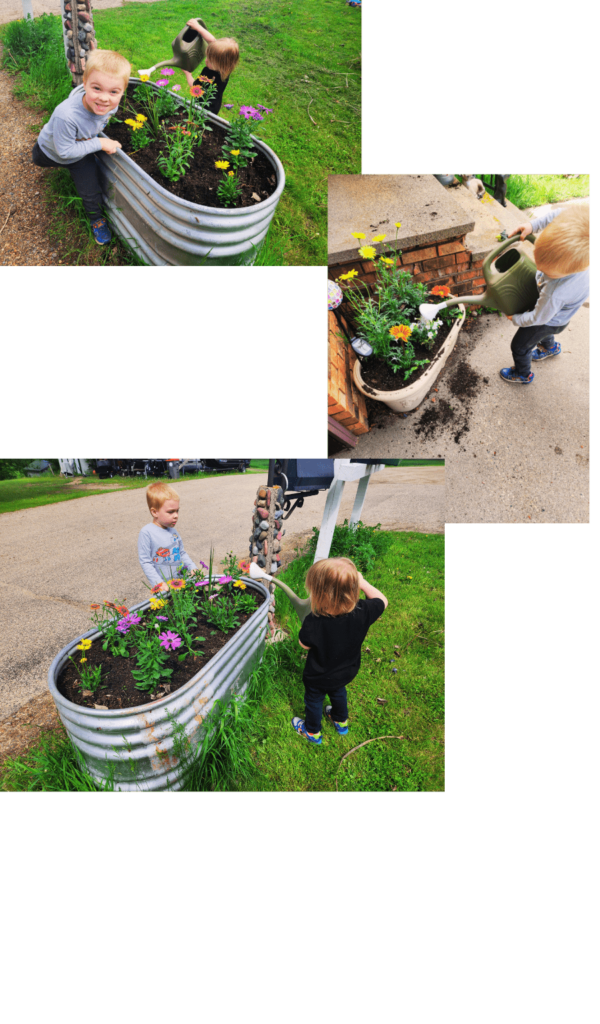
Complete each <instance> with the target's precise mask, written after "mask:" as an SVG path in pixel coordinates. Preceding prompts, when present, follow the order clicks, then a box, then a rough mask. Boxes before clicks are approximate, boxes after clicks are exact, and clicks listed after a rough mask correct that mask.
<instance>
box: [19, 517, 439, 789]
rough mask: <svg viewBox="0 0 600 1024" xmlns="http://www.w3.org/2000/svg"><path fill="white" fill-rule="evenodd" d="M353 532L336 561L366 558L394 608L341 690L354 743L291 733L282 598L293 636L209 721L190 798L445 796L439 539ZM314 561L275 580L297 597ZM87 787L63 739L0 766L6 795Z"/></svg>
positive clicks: (297, 702)
mask: <svg viewBox="0 0 600 1024" xmlns="http://www.w3.org/2000/svg"><path fill="white" fill-rule="evenodd" d="M359 532H360V533H361V536H360V537H359V540H358V541H357V540H356V538H354V537H351V536H350V532H349V531H348V529H347V528H344V527H338V528H336V532H335V536H334V546H333V548H332V551H335V552H338V551H353V553H354V554H355V556H356V557H357V561H360V560H361V559H366V560H367V561H366V562H365V561H363V564H368V560H369V559H370V558H374V565H373V567H372V569H371V570H370V572H369V575H368V579H369V582H371V583H373V584H374V585H375V586H377V587H379V588H380V589H381V590H382V591H383V593H384V594H385V595H386V596H387V597H388V598H389V602H390V603H389V606H388V608H387V609H386V611H385V613H384V614H383V616H382V617H381V618H380V619H379V620H378V621H377V622H376V623H375V625H374V626H373V627H372V628H371V630H370V631H369V634H368V637H367V640H366V643H365V645H364V646H363V656H362V667H361V670H360V672H359V674H358V676H357V677H356V679H355V680H353V682H352V683H350V685H349V687H348V696H349V709H350V733H349V735H348V736H346V737H339V736H338V735H337V734H336V733H335V731H334V730H333V728H332V727H331V726H330V725H328V724H324V725H323V726H322V731H323V743H322V745H321V746H320V747H316V746H311V745H309V744H308V743H307V742H306V741H305V740H302V739H301V738H300V737H298V736H297V735H296V734H295V733H294V731H293V729H292V727H291V724H290V722H291V719H292V717H293V716H294V715H300V716H302V717H303V716H304V700H303V697H304V689H303V685H302V668H303V664H304V657H303V655H304V652H303V651H302V648H301V647H300V646H299V644H298V632H299V627H300V624H299V621H298V619H297V618H296V616H295V615H294V613H293V611H291V608H290V605H289V602H288V601H287V598H286V597H285V596H284V595H283V594H282V593H281V592H279V591H277V592H276V602H277V618H278V621H279V622H281V623H282V624H283V625H284V627H285V628H286V629H288V630H289V632H290V636H289V638H288V639H286V640H285V641H283V642H282V643H276V644H271V645H267V648H266V651H265V657H264V659H263V662H262V664H261V666H260V668H259V669H258V671H257V672H256V673H255V675H254V677H253V679H252V681H251V684H250V686H249V689H248V691H247V694H246V698H245V699H244V700H240V699H234V700H232V701H230V702H229V704H227V705H225V706H220V707H218V708H216V709H215V711H214V712H213V713H212V717H211V723H212V730H211V732H210V733H209V734H208V735H207V736H206V737H205V740H204V743H203V745H202V748H201V751H200V753H199V756H198V757H197V758H196V759H195V760H194V762H193V763H192V765H191V766H190V769H189V773H188V777H187V783H186V787H185V788H187V789H189V790H228V791H252V792H255V791H268V792H271V791H280V792H286V791H298V792H305V791H323V792H326V791H335V790H338V791H341V792H343V791H362V792H366V791H388V792H389V791H397V792H414V791H441V790H443V788H444V754H443V750H444V733H443V729H444V724H443V723H444V654H443V635H444V582H443V579H444V538H443V536H441V535H437V534H429V535H427V534H420V533H396V532H391V531H380V530H378V529H372V528H364V529H363V530H362V531H359ZM313 544H314V541H313ZM369 548H372V549H373V551H372V552H369V551H368V549H369ZM311 563H312V555H311V554H310V553H303V554H299V555H298V557H297V558H296V559H295V560H294V561H293V562H292V563H291V564H290V566H288V568H287V569H286V571H285V573H282V574H281V578H282V579H284V580H285V581H286V582H287V583H288V584H289V585H290V586H291V587H292V589H293V590H295V591H296V592H297V593H299V594H301V595H302V596H305V593H306V592H305V590H304V587H303V581H304V578H305V575H306V572H307V571H308V568H309V566H310V564H311ZM367 648H369V650H367ZM394 668H397V670H398V671H397V672H395V673H394V672H393V671H392V670H393V669H394ZM377 698H380V699H381V700H383V701H385V703H383V704H382V703H379V702H378V700H377ZM387 736H392V737H398V736H400V737H402V739H396V738H393V739H384V738H383V737H387ZM368 741H373V742H368ZM50 742H51V744H53V747H52V751H51V752H52V758H50V755H49V753H48V746H47V743H50ZM361 743H365V745H364V746H362V747H360V748H359V749H357V750H353V748H354V747H358V745H359V744H361ZM350 751H353V752H352V753H349V752H350ZM344 754H349V756H348V757H346V758H343V755H344ZM89 783H90V780H89V779H86V776H85V773H82V771H81V769H80V768H79V766H78V764H77V759H76V756H75V753H74V751H73V749H72V747H71V744H70V742H69V741H68V739H67V738H66V737H64V736H62V737H56V738H54V739H53V740H52V741H49V740H47V738H46V737H44V738H43V740H42V741H41V742H40V744H38V745H37V746H36V748H35V749H32V750H30V751H29V752H28V754H27V755H25V756H24V757H23V758H18V759H13V760H11V761H10V762H7V763H6V764H5V765H4V766H2V768H0V784H1V785H2V787H3V788H4V789H22V790H23V789H69V790H77V789H83V788H91V786H90V785H89Z"/></svg>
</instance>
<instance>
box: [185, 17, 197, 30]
mask: <svg viewBox="0 0 600 1024" xmlns="http://www.w3.org/2000/svg"><path fill="white" fill-rule="evenodd" d="M186 24H188V25H189V26H190V28H193V29H194V30H195V31H196V32H199V31H200V25H199V23H198V21H197V20H196V18H190V20H189V21H188V22H186Z"/></svg>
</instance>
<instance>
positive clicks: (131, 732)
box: [48, 579, 270, 791]
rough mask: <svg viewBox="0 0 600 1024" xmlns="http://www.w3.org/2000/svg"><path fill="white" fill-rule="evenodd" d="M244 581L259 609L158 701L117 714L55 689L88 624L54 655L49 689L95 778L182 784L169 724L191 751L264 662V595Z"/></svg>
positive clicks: (142, 784)
mask: <svg viewBox="0 0 600 1024" xmlns="http://www.w3.org/2000/svg"><path fill="white" fill-rule="evenodd" d="M244 582H245V583H246V585H247V586H248V587H252V588H253V589H254V590H257V591H258V592H259V593H261V594H263V595H264V597H265V600H264V601H263V603H262V605H261V606H260V608H257V609H256V611H255V612H254V613H253V614H252V615H251V616H250V618H249V619H248V620H247V621H246V622H245V623H244V624H243V626H242V627H241V628H240V629H239V630H238V631H237V633H236V634H235V635H234V636H232V637H231V639H230V640H228V641H227V643H226V644H225V645H224V646H223V647H222V648H221V650H220V651H219V652H218V653H217V654H215V656H214V657H213V658H211V660H210V661H209V662H208V663H207V664H206V665H204V666H203V668H201V669H200V671H199V672H197V673H196V675H195V676H193V677H192V678H191V679H190V680H189V682H187V683H185V685H184V686H182V687H181V688H180V689H179V690H176V691H175V693H172V694H169V695H168V696H166V697H163V699H162V700H157V701H153V702H152V703H148V704H141V705H140V706H139V707H136V708H125V709H123V710H122V711H97V710H96V709H95V708H84V707H80V706H79V705H78V704H73V703H72V702H71V701H70V700H67V699H66V697H63V696H62V694H61V693H59V692H58V688H57V685H56V684H57V680H58V676H59V674H60V671H61V669H62V667H63V665H64V664H65V662H66V661H67V659H68V657H69V655H70V654H72V653H73V651H74V648H75V647H76V645H77V644H78V643H81V640H82V639H84V637H89V638H90V639H91V640H95V639H96V638H97V637H99V636H100V635H101V634H100V633H99V632H98V631H97V630H94V629H92V630H90V631H89V632H87V633H84V634H83V635H82V636H80V637H77V639H76V640H72V641H71V643H69V644H67V646H66V647H63V649H62V651H61V652H60V653H59V654H57V656H56V658H55V659H54V661H53V662H52V664H51V666H50V670H49V672H48V686H49V688H50V693H51V694H52V697H53V698H54V703H55V704H56V708H57V710H58V713H59V715H60V717H61V720H62V723H63V725H64V727H65V729H66V730H67V733H68V734H69V737H70V739H71V741H72V743H73V744H74V746H75V747H76V749H77V751H78V753H79V756H80V757H81V759H82V762H83V763H84V765H85V767H86V769H87V771H88V772H89V773H90V775H91V776H92V777H93V778H94V779H97V780H98V781H99V782H103V781H104V780H105V779H107V778H109V776H110V772H111V770H112V772H113V773H114V775H113V778H114V782H115V789H117V790H127V791H130V790H165V789H179V788H180V786H181V780H180V778H179V772H180V767H181V766H180V762H179V759H178V757H177V753H176V750H174V746H173V744H174V739H176V737H175V736H174V725H175V726H183V728H184V730H185V736H186V737H187V739H188V740H189V741H190V744H191V745H192V748H194V749H195V748H196V747H197V745H198V744H199V743H200V742H201V741H202V739H203V737H204V734H205V732H206V729H207V728H210V722H207V717H208V716H209V715H210V711H211V708H212V707H213V705H214V703H215V701H216V700H229V698H230V697H232V696H234V695H237V694H240V693H244V691H245V689H246V687H247V685H248V681H249V679H250V676H251V675H252V673H253V671H254V669H255V668H256V666H257V664H258V663H259V662H260V661H261V660H262V655H263V650H264V644H265V636H266V631H267V627H268V612H269V599H270V595H269V593H268V591H267V590H266V589H265V587H264V586H262V584H260V583H257V582H256V581H255V580H250V579H245V580H244ZM149 603H150V602H149V601H144V602H142V604H138V605H136V606H135V609H132V611H133V610H138V609H140V608H143V609H145V608H147V607H148V605H149ZM140 696H141V693H140ZM99 702H100V700H99Z"/></svg>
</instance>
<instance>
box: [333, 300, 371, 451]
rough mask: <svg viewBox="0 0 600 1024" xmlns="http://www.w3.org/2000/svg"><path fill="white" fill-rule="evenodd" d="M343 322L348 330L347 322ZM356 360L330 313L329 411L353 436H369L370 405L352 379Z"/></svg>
mask: <svg viewBox="0 0 600 1024" xmlns="http://www.w3.org/2000/svg"><path fill="white" fill-rule="evenodd" d="M342 320H343V318H342ZM343 323H344V326H345V327H346V326H347V325H346V324H345V321H343ZM356 359H357V356H356V353H355V352H354V351H353V349H352V348H351V347H350V345H349V344H348V342H347V340H346V338H345V336H344V332H343V330H342V329H341V328H340V326H339V324H338V322H337V319H336V317H335V315H334V314H333V313H332V312H331V311H330V313H329V360H328V367H329V369H328V382H327V404H328V409H327V412H328V414H329V416H331V417H333V419H334V420H336V421H337V422H338V423H340V424H341V425H342V426H343V427H346V429H347V430H350V431H351V433H353V434H366V433H367V431H368V429H369V422H368V418H367V406H366V403H365V399H364V396H363V395H362V394H361V393H360V391H359V390H358V388H357V387H356V385H355V383H354V380H353V377H352V368H353V366H354V363H355V362H356Z"/></svg>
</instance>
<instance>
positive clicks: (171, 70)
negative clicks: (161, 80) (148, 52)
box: [162, 68, 175, 75]
mask: <svg viewBox="0 0 600 1024" xmlns="http://www.w3.org/2000/svg"><path fill="white" fill-rule="evenodd" d="M162 73H163V75H174V74H175V68H163V69H162Z"/></svg>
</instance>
